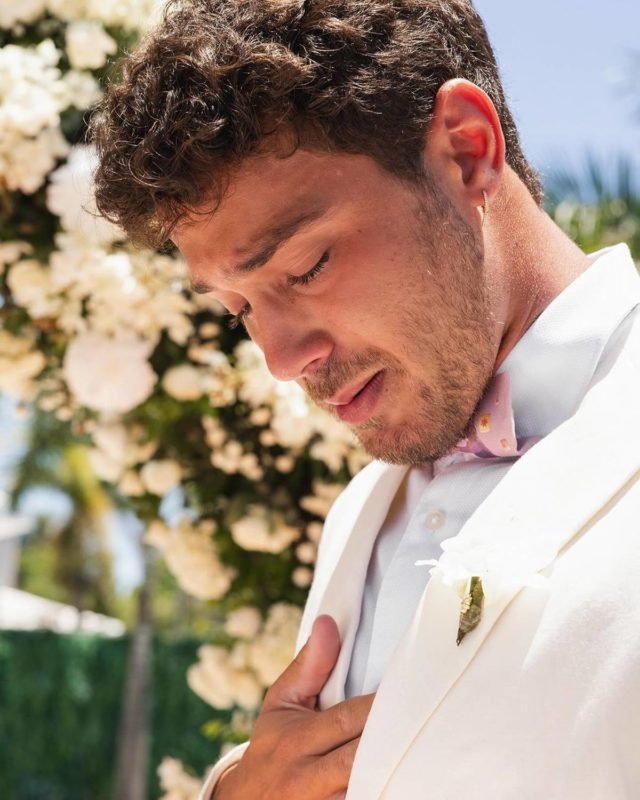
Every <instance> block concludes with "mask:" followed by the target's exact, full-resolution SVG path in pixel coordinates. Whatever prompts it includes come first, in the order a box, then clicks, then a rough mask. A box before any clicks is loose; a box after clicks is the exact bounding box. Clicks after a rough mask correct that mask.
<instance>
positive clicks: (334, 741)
mask: <svg viewBox="0 0 640 800" xmlns="http://www.w3.org/2000/svg"><path fill="white" fill-rule="evenodd" d="M374 698H375V694H365V695H361V696H359V697H352V698H351V699H349V700H343V701H342V702H341V703H337V704H336V705H335V706H331V708H328V709H327V710H326V711H320V712H319V713H318V714H314V715H312V716H310V717H309V718H308V720H307V722H306V726H305V731H304V737H305V745H306V749H307V752H310V753H317V754H318V755H324V754H326V753H330V752H331V751H333V750H336V749H337V748H338V747H341V746H342V745H343V744H346V743H347V742H350V741H352V740H353V739H356V738H358V737H359V736H360V734H361V733H362V731H363V729H364V726H365V723H366V721H367V717H368V716H369V712H370V711H371V706H372V704H373V700H374Z"/></svg>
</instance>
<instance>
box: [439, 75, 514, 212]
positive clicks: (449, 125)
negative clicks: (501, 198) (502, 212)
mask: <svg viewBox="0 0 640 800" xmlns="http://www.w3.org/2000/svg"><path fill="white" fill-rule="evenodd" d="M425 157H426V159H427V163H428V168H429V169H430V170H431V171H435V172H436V173H439V176H440V177H441V178H442V179H444V180H445V181H447V182H448V183H450V184H453V185H452V186H451V188H452V190H453V191H454V193H455V194H462V195H463V196H465V197H466V200H467V202H470V203H471V205H473V206H476V207H477V206H479V205H484V197H483V190H484V191H485V192H486V193H487V194H488V195H489V196H491V195H492V194H493V193H494V192H495V190H496V189H497V186H498V184H499V181H500V178H501V175H502V172H503V170H504V164H505V141H504V134H503V132H502V126H501V124H500V118H499V117H498V113H497V111H496V109H495V106H494V104H493V102H492V100H491V98H490V97H489V96H488V95H487V94H486V92H484V91H483V90H482V89H480V88H479V87H478V86H476V85H475V84H473V83H471V82H470V81H467V80H464V79H454V80H451V81H447V82H446V83H445V84H443V85H442V86H441V87H440V89H439V91H438V94H437V96H436V103H435V109H434V117H433V120H432V123H431V125H430V126H429V131H428V133H427V142H426V146H425ZM461 199H462V198H461Z"/></svg>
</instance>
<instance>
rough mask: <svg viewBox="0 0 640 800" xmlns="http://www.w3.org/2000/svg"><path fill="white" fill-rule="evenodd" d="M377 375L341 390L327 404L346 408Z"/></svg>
mask: <svg viewBox="0 0 640 800" xmlns="http://www.w3.org/2000/svg"><path fill="white" fill-rule="evenodd" d="M376 375H377V373H374V374H373V375H369V377H368V378H365V379H364V380H361V381H360V382H359V383H358V384H352V385H351V386H349V387H347V388H346V389H341V390H340V391H339V392H336V394H334V395H333V397H330V398H329V399H328V400H327V401H326V402H327V403H329V404H330V405H332V406H346V405H347V404H348V403H350V402H351V401H352V400H353V398H354V397H355V396H356V395H357V394H358V392H361V391H362V390H363V389H364V387H365V386H366V385H367V384H368V383H369V381H370V380H371V379H372V378H374V377H375V376H376Z"/></svg>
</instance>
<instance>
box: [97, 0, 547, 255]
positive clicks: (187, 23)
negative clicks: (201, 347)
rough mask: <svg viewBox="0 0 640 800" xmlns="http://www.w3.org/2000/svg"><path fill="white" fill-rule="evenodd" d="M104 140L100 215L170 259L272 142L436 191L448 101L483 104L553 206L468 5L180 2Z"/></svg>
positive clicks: (403, 0)
mask: <svg viewBox="0 0 640 800" xmlns="http://www.w3.org/2000/svg"><path fill="white" fill-rule="evenodd" d="M119 66H120V70H121V73H122V75H121V78H120V79H119V80H117V81H113V82H112V83H111V84H110V86H109V88H108V90H107V92H106V95H105V97H104V99H103V101H102V103H101V105H100V106H99V108H98V109H97V111H96V113H95V115H94V117H93V119H92V122H91V126H90V137H91V139H92V140H93V141H94V142H95V144H96V146H97V149H98V153H99V167H98V169H97V172H96V176H95V181H96V198H97V204H98V209H99V210H100V212H101V213H102V214H103V215H104V216H105V217H107V218H108V219H110V220H112V221H113V222H115V223H116V224H118V225H120V226H121V227H123V228H124V229H125V230H126V231H127V233H128V234H129V236H130V237H131V238H132V239H133V240H134V241H137V242H138V243H142V244H147V245H151V246H159V245H160V244H162V243H163V242H166V240H167V239H168V238H169V236H170V235H171V231H172V230H173V228H174V226H175V225H176V223H178V222H179V221H180V219H182V218H183V217H184V216H185V215H186V214H188V213H189V212H190V211H192V210H193V209H194V208H197V207H199V206H201V205H202V204H203V203H208V202H209V201H212V202H213V208H215V204H217V203H219V202H220V200H221V198H222V197H223V194H224V191H225V188H226V185H227V182H228V180H229V177H230V173H231V171H232V169H233V167H234V165H237V164H238V163H239V162H240V161H242V160H243V159H245V158H246V157H247V156H249V155H251V154H252V153H255V152H256V151H257V150H258V149H259V148H260V147H261V146H262V145H263V144H264V142H265V141H266V139H265V137H267V136H269V135H270V134H273V133H275V132H279V131H289V132H293V134H294V149H295V147H303V148H307V149H315V150H318V149H320V150H325V151H328V152H343V153H352V154H365V155H368V156H370V157H372V158H373V159H375V160H376V161H377V162H378V163H379V164H380V165H381V166H383V167H384V168H385V169H387V170H388V171H389V172H390V173H392V174H394V175H395V176H397V177H399V178H400V179H403V180H407V181H410V182H412V183H414V184H415V183H416V181H417V180H419V178H420V177H421V176H424V168H423V147H424V136H425V133H426V131H427V128H428V125H429V123H430V120H431V118H432V115H433V108H434V102H435V97H436V93H437V91H438V89H439V88H440V86H442V84H443V83H445V82H446V81H447V80H449V79H452V78H466V79H468V80H470V81H472V82H473V83H475V84H476V85H478V86H479V87H480V88H482V89H483V90H484V91H485V92H486V93H487V94H488V95H489V97H490V98H491V99H492V101H493V103H494V104H495V107H496V109H497V112H498V115H499V117H500V121H501V124H502V128H503V131H504V135H505V138H506V158H507V162H508V164H509V165H510V166H511V167H512V168H513V169H514V171H515V172H516V173H517V174H518V175H519V177H520V178H521V179H522V181H523V182H524V183H525V184H526V186H527V187H528V189H529V191H530V193H531V195H532V196H533V197H534V199H535V200H536V202H538V203H539V204H541V202H542V196H543V193H542V187H541V184H540V179H539V177H538V175H537V174H536V172H535V171H534V170H533V169H532V167H531V166H530V165H529V163H528V162H527V160H526V158H525V157H524V154H523V152H522V149H521V147H520V141H519V137H518V132H517V129H516V126H515V123H514V121H513V118H512V116H511V112H510V111H509V108H508V106H507V103H506V101H505V96H504V90H503V87H502V83H501V80H500V75H499V72H498V67H497V65H496V60H495V56H494V53H493V50H492V48H491V44H490V43H489V39H488V36H487V32H486V30H485V27H484V25H483V23H482V20H481V19H480V17H479V16H478V14H477V12H476V11H475V9H474V8H473V6H472V4H471V2H469V0H302V1H301V0H171V2H169V4H168V5H167V7H166V9H165V12H164V16H163V19H162V21H161V22H160V24H159V25H158V26H157V27H156V29H155V30H153V31H152V32H151V33H150V34H149V35H148V36H147V37H146V39H144V40H143V41H142V42H141V44H140V46H139V47H138V48H137V49H136V50H135V51H134V52H133V53H131V54H130V55H128V56H126V57H125V58H124V59H122V60H121V62H120V63H119Z"/></svg>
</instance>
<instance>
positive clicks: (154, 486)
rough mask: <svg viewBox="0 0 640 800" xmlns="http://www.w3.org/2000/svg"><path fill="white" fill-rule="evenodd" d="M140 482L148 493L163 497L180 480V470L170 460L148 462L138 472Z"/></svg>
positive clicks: (175, 463) (178, 466)
mask: <svg viewBox="0 0 640 800" xmlns="http://www.w3.org/2000/svg"><path fill="white" fill-rule="evenodd" d="M140 480H141V481H142V483H143V485H144V487H145V489H146V490H147V491H148V492H150V493H151V494H157V495H158V496H159V497H164V495H165V494H167V492H170V491H171V489H174V488H175V487H176V486H177V485H178V484H179V483H180V481H181V480H182V469H181V467H180V464H178V462H177V461H173V460H172V459H162V460H158V461H148V462H147V463H146V464H145V465H144V466H143V467H142V469H141V470H140Z"/></svg>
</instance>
